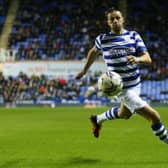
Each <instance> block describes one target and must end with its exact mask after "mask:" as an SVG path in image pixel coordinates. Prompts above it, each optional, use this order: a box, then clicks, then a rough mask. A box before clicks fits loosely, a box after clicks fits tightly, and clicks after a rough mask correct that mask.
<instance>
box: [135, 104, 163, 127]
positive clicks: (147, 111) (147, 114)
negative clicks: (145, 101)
mask: <svg viewBox="0 0 168 168" xmlns="http://www.w3.org/2000/svg"><path fill="white" fill-rule="evenodd" d="M136 112H137V114H139V115H141V116H142V117H144V118H145V119H147V120H148V121H149V122H151V124H156V123H158V122H160V115H159V113H158V112H157V111H156V110H155V109H153V108H152V107H151V106H149V105H146V106H145V107H143V108H141V109H138V110H136Z"/></svg>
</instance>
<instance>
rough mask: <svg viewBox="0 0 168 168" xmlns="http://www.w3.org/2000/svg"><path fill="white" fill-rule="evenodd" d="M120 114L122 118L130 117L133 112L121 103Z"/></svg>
mask: <svg viewBox="0 0 168 168" xmlns="http://www.w3.org/2000/svg"><path fill="white" fill-rule="evenodd" d="M118 115H119V117H120V118H124V119H129V118H130V117H131V115H132V113H131V111H130V110H129V109H128V108H127V107H126V106H125V105H124V104H123V103H121V105H120V108H119V112H118Z"/></svg>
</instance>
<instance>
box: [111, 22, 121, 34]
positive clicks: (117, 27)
mask: <svg viewBox="0 0 168 168" xmlns="http://www.w3.org/2000/svg"><path fill="white" fill-rule="evenodd" d="M121 30H122V27H121V25H118V24H116V25H113V26H112V31H113V32H114V33H117V34H118V33H120V32H121Z"/></svg>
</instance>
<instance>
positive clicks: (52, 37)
mask: <svg viewBox="0 0 168 168" xmlns="http://www.w3.org/2000/svg"><path fill="white" fill-rule="evenodd" d="M116 4H118V1H117V0H113V1H105V0H102V1H96V0H92V1H90V0H85V1H79V0H69V1H64V0H36V1H34V0H24V1H20V5H19V9H18V12H17V15H16V19H15V21H14V24H13V27H12V32H11V34H10V36H9V41H8V49H9V50H10V51H11V56H14V57H15V60H17V61H25V60H53V61H57V60H83V59H85V57H86V54H87V51H88V49H89V48H90V47H91V46H92V45H93V44H94V40H95V37H96V36H97V35H98V34H99V33H105V32H107V31H108V27H107V26H106V22H105V17H104V11H105V10H106V9H108V8H109V7H111V6H116ZM8 5H9V0H0V31H1V28H2V26H3V24H4V22H5V17H6V14H7V10H8ZM167 7H168V2H167V1H163V0H161V2H160V1H159V2H158V1H156V0H137V1H134V0H129V1H127V8H126V9H127V11H126V18H127V23H126V27H127V28H128V29H134V30H136V31H138V32H139V33H140V34H141V36H142V37H143V39H144V41H145V43H146V45H147V47H148V49H149V52H150V54H151V57H152V59H153V63H152V66H151V67H145V66H143V67H142V69H141V72H142V80H144V82H143V85H142V96H145V97H146V98H149V99H154V100H165V99H167V100H168V96H167V95H168V87H167V85H166V84H165V81H166V80H167V78H168V56H167V53H168V46H167V43H168V32H167V27H168V16H167V15H168V14H167V11H166V10H167ZM14 51H15V54H13V53H14ZM63 81H64V82H63ZM95 81H97V74H93V76H92V77H91V78H90V79H89V82H88V78H85V79H83V81H80V82H79V81H78V82H77V81H76V84H75V85H74V82H73V81H72V79H71V78H70V79H48V78H47V77H46V76H41V77H37V76H33V77H28V76H26V75H25V74H22V73H21V74H20V75H19V76H18V77H17V78H13V77H8V78H5V77H4V76H3V74H1V75H0V90H1V91H0V94H1V95H2V97H3V99H4V100H5V101H16V100H20V99H25V100H26V99H38V98H41V99H42V98H45V99H47V98H54V99H55V100H56V99H57V100H58V101H59V100H61V99H72V100H73V99H77V98H78V99H80V100H81V101H83V99H84V93H85V92H86V87H85V85H86V83H87V85H86V86H89V85H91V84H92V83H94V82H95ZM163 81H164V82H163ZM61 82H63V83H61ZM148 83H149V84H148ZM166 83H167V82H166ZM151 86H154V87H153V88H154V89H153V91H152V87H151ZM149 87H150V89H149ZM9 88H10V89H9ZM53 88H56V89H53ZM156 88H158V89H156ZM148 90H150V93H149V94H148ZM98 97H100V96H99V95H98V94H97V95H96V96H95V95H92V99H97V98H98Z"/></svg>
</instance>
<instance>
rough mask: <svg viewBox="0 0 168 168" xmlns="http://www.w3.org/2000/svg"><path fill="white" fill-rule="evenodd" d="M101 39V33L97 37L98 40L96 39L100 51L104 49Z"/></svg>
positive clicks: (96, 45)
mask: <svg viewBox="0 0 168 168" xmlns="http://www.w3.org/2000/svg"><path fill="white" fill-rule="evenodd" d="M101 39H102V35H99V36H97V37H96V40H95V47H96V49H97V50H98V51H101V50H102V47H101Z"/></svg>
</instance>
